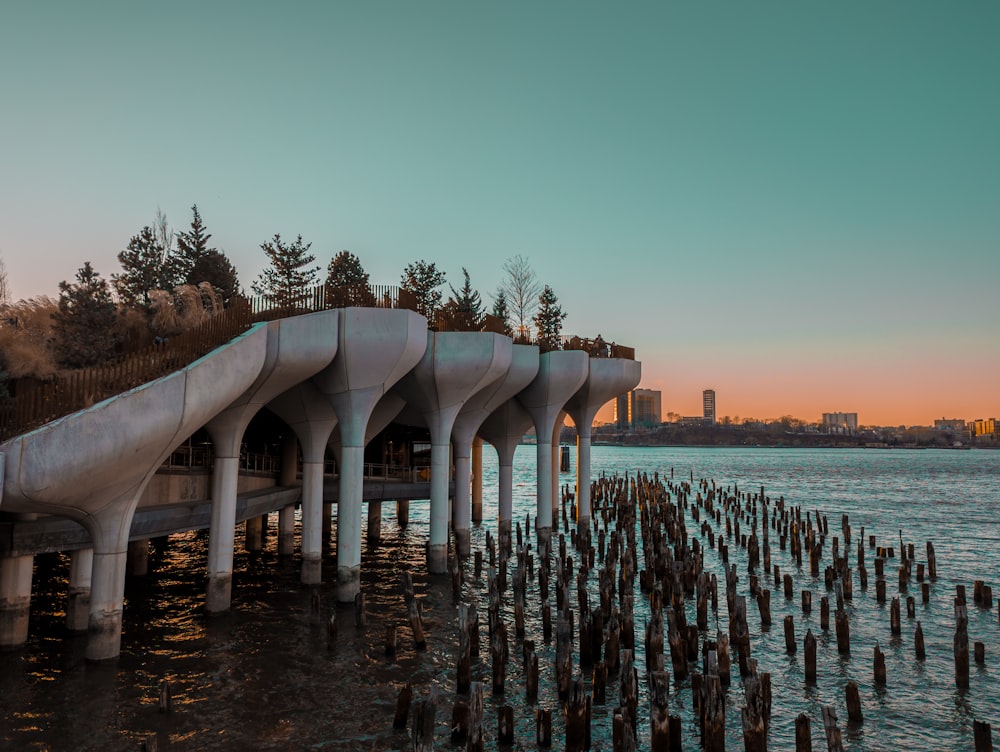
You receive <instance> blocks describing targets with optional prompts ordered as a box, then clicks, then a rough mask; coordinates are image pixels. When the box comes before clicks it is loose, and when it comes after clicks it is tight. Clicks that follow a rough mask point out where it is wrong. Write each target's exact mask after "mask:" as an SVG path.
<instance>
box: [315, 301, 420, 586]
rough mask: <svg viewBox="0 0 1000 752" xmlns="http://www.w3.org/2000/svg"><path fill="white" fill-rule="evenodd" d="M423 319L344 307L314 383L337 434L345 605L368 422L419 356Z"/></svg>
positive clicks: (356, 553) (353, 582)
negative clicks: (334, 342)
mask: <svg viewBox="0 0 1000 752" xmlns="http://www.w3.org/2000/svg"><path fill="white" fill-rule="evenodd" d="M426 348H427V320H426V319H425V318H424V317H423V316H420V315H419V314H416V313H414V312H412V311H405V310H393V309H383V308H345V309H342V310H341V311H340V328H339V332H338V346H337V355H336V357H335V358H334V359H333V363H331V364H330V365H329V366H328V367H327V368H325V369H324V370H323V371H322V372H321V373H319V374H317V375H316V376H315V377H313V383H314V384H315V385H316V387H317V388H318V389H319V391H320V392H322V393H323V394H324V395H325V396H326V398H327V399H328V400H329V401H330V404H331V405H332V406H333V409H334V412H335V413H336V414H337V418H338V424H337V426H338V428H339V430H340V444H341V448H340V501H339V502H338V509H337V586H338V589H337V597H338V598H339V599H340V600H342V601H350V600H353V599H354V596H355V595H356V594H357V593H358V590H359V588H360V577H361V503H362V493H363V476H364V461H365V435H366V429H367V427H368V420H369V418H370V417H371V415H372V411H373V410H374V409H375V405H376V404H377V403H378V401H379V400H380V399H381V398H382V396H383V395H384V394H385V393H386V392H387V391H388V390H389V389H390V388H391V387H392V386H393V385H394V384H395V383H396V382H397V381H399V380H400V379H401V378H402V377H403V376H405V375H406V374H407V373H408V372H409V371H410V369H412V368H413V367H414V366H415V365H416V364H417V363H418V362H419V361H420V359H421V357H423V354H424V350H426Z"/></svg>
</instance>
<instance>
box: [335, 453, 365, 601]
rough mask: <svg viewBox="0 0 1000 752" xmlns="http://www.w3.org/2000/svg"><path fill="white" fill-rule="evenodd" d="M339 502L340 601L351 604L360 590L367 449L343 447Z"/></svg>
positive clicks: (338, 565)
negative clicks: (362, 517) (362, 515)
mask: <svg viewBox="0 0 1000 752" xmlns="http://www.w3.org/2000/svg"><path fill="white" fill-rule="evenodd" d="M340 452H341V459H342V461H343V462H342V464H341V467H340V499H339V501H338V502H337V598H338V600H341V601H352V600H354V596H355V595H357V594H358V592H360V590H361V500H362V498H363V496H364V471H365V465H364V463H365V448H364V447H363V446H343V447H341V450H340Z"/></svg>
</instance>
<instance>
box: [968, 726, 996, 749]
mask: <svg viewBox="0 0 1000 752" xmlns="http://www.w3.org/2000/svg"><path fill="white" fill-rule="evenodd" d="M972 734H973V737H974V740H975V744H976V752H993V732H992V731H991V730H990V724H988V723H986V722H984V721H973V722H972Z"/></svg>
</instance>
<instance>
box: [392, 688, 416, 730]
mask: <svg viewBox="0 0 1000 752" xmlns="http://www.w3.org/2000/svg"><path fill="white" fill-rule="evenodd" d="M412 701H413V685H412V684H411V683H410V682H406V685H405V686H404V687H403V688H402V689H401V690H399V697H398V698H396V715H395V716H394V717H393V719H392V727H393V728H395V729H404V728H406V721H407V719H408V718H409V717H410V703H411V702H412Z"/></svg>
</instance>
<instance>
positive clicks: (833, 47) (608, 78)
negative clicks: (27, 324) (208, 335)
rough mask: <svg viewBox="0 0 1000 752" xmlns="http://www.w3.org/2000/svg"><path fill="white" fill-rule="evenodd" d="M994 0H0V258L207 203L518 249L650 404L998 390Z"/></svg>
mask: <svg viewBox="0 0 1000 752" xmlns="http://www.w3.org/2000/svg"><path fill="white" fill-rule="evenodd" d="M997 39H1000V4H998V3H996V2H992V1H990V2H975V1H970V2H962V3H942V2H939V1H938V0H933V1H931V2H925V1H921V0H907V1H906V2H902V1H899V2H887V1H883V0H879V1H877V2H872V1H871V0H846V1H844V2H837V3H800V2H794V3H793V2H768V1H764V2H755V3H745V2H721V1H720V2H714V3H700V2H651V3H642V2H632V3H604V2H601V3H591V2H559V1H553V2H545V3H537V2H520V1H514V2H504V3H460V2H433V1H429V2H419V3H402V2H379V1H378V0H375V1H373V2H365V3H358V2H316V3H294V2H293V3H252V2H241V3H226V2H213V3H191V2H182V1H177V2H170V3H157V4H153V3H135V2H120V3H113V2H95V3H76V2H74V3H69V2H66V3H60V2H46V3H26V2H17V3H9V4H7V5H6V6H5V8H4V13H3V23H2V24H0V258H2V259H3V262H4V264H5V265H6V268H7V273H8V282H9V285H10V288H11V291H12V294H13V296H14V297H15V298H21V297H30V296H35V295H43V294H44V295H50V296H53V297H55V296H57V295H58V284H59V282H60V280H72V279H73V276H74V275H75V273H76V271H77V269H79V268H80V267H81V266H82V265H83V263H84V261H91V262H92V263H93V265H94V267H95V268H96V269H97V271H98V272H100V273H101V274H103V275H105V276H108V277H109V276H110V275H111V274H112V273H114V272H117V271H119V270H120V266H119V264H118V261H117V254H118V253H119V252H120V251H121V250H122V249H123V248H124V247H125V246H126V244H127V243H128V241H129V238H130V237H131V236H132V235H134V234H136V233H137V232H138V231H139V230H140V229H141V228H142V226H143V225H146V224H151V223H152V220H153V217H154V214H155V213H156V211H157V209H160V210H162V211H163V212H164V213H165V214H166V216H167V218H168V220H169V221H170V223H171V224H172V225H173V226H174V227H175V228H177V229H184V228H185V227H187V226H188V225H189V223H190V221H191V206H192V205H193V204H197V205H198V207H199V210H200V212H201V215H202V217H203V219H204V221H205V222H206V224H207V226H208V229H209V231H210V232H211V233H212V235H213V237H212V242H213V244H214V245H215V246H216V247H218V248H219V249H221V250H223V251H225V253H226V254H227V255H228V256H229V257H230V259H231V260H232V262H233V263H234V265H235V266H236V268H237V269H238V271H239V274H240V280H241V282H242V284H243V285H244V286H245V287H247V288H249V286H250V284H251V283H252V282H253V280H254V279H255V277H256V276H257V275H258V274H259V273H260V271H261V269H262V268H263V267H264V265H265V258H264V254H263V253H262V252H261V250H260V244H261V243H263V242H265V241H266V240H268V239H269V238H271V237H272V236H273V235H274V234H275V233H280V234H281V235H282V236H283V237H286V238H294V237H295V236H296V235H299V234H301V235H302V236H303V238H304V239H305V240H306V241H307V242H311V243H312V252H313V253H315V254H316V256H317V263H318V264H321V265H322V266H324V267H325V265H326V264H327V263H328V261H329V259H330V258H331V257H332V256H333V255H334V254H335V253H337V252H338V251H340V250H342V249H347V250H350V251H351V252H353V253H355V254H356V255H357V256H358V257H359V258H360V259H361V261H362V263H363V264H364V266H365V268H366V270H367V271H368V272H369V274H370V275H371V279H372V281H373V282H374V283H380V284H397V283H398V282H399V277H400V274H401V273H402V270H403V268H404V267H405V266H406V264H408V263H410V262H412V261H416V260H418V259H425V260H427V261H433V262H434V263H436V264H437V265H438V267H439V268H441V269H443V270H444V271H445V272H446V273H447V275H448V280H449V281H450V282H451V283H452V284H454V285H455V286H456V287H459V286H460V283H461V281H462V271H461V270H462V267H466V268H467V269H468V271H469V273H470V275H471V280H472V283H473V285H474V286H475V287H476V288H478V289H479V291H480V292H481V293H482V295H483V297H484V298H485V299H486V300H487V302H489V301H491V300H492V295H491V294H492V293H493V292H494V291H495V290H496V288H497V285H498V284H499V282H500V281H501V277H502V271H501V269H502V265H503V262H504V260H505V259H508V258H511V257H513V256H515V255H517V254H520V255H522V256H524V257H526V258H527V259H528V260H529V261H530V263H531V265H532V267H533V268H534V270H535V272H536V273H537V275H538V278H539V280H540V281H541V282H542V283H545V284H549V285H551V286H552V288H553V290H554V291H555V292H556V294H557V295H558V297H559V302H560V304H561V305H562V307H563V308H564V310H565V311H566V312H567V313H568V317H567V319H566V322H565V325H564V332H565V333H574V334H579V335H581V336H595V335H596V334H598V333H600V334H601V335H602V336H603V338H604V339H605V340H608V341H615V342H618V343H621V344H627V345H631V346H634V347H635V348H636V351H637V358H638V359H639V360H641V361H642V364H643V377H642V382H641V384H640V386H642V387H644V388H650V389H659V390H661V391H662V394H663V397H662V399H663V411H664V413H667V412H668V411H670V412H676V413H679V414H681V415H698V414H700V411H701V393H702V390H703V389H705V388H713V389H715V390H716V393H717V403H718V414H719V416H723V415H729V416H731V417H736V416H739V417H740V418H749V417H754V418H758V419H766V418H776V417H780V416H782V415H792V416H795V417H798V418H802V419H804V420H810V421H818V420H819V419H820V416H821V413H823V412H835V411H845V412H857V413H858V417H859V421H860V422H861V423H862V424H878V425H899V424H907V425H913V424H919V425H926V424H930V423H931V422H932V421H933V420H934V419H935V418H941V417H948V418H965V419H967V420H969V419H974V418H983V417H1000V387H998V385H1000V376H998V374H1000V347H998V345H1000V342H998V340H1000V296H998V291H1000V290H998V288H1000V86H998V85H997V81H998V78H1000V76H998V74H1000V44H998V43H997Z"/></svg>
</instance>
